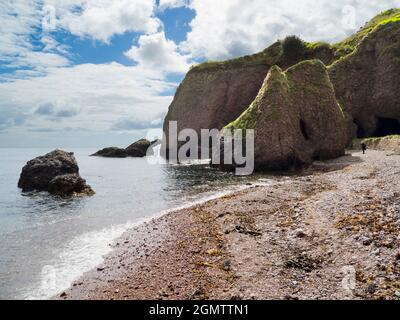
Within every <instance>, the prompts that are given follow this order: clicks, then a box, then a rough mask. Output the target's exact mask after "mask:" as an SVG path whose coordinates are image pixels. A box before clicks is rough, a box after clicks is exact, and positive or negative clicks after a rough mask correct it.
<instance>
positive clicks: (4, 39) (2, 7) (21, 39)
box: [0, 0, 69, 72]
mask: <svg viewBox="0 0 400 320" xmlns="http://www.w3.org/2000/svg"><path fill="white" fill-rule="evenodd" d="M41 5H42V4H41V2H40V1H38V0H32V1H24V0H16V1H2V2H0V21H1V24H0V61H1V63H2V64H4V66H6V67H9V68H22V67H27V68H33V69H37V70H36V71H41V72H43V71H45V70H46V69H47V68H49V67H59V66H66V65H68V64H69V61H68V59H67V58H65V57H63V56H62V55H60V54H59V53H60V52H59V51H58V50H56V48H55V47H54V48H53V49H52V50H46V51H48V52H42V51H39V49H38V47H37V45H33V44H32V42H31V39H32V37H37V36H38V31H37V30H38V28H39V27H40V25H41V21H42V14H41V8H42V6H41ZM43 40H44V41H46V42H47V43H48V44H49V43H50V42H51V41H53V40H52V38H51V37H50V36H45V37H43ZM53 44H54V43H53ZM59 48H60V49H61V47H59ZM50 51H51V52H50Z"/></svg>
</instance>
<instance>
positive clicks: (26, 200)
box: [0, 148, 260, 299]
mask: <svg viewBox="0 0 400 320" xmlns="http://www.w3.org/2000/svg"><path fill="white" fill-rule="evenodd" d="M49 151H51V150H50V149H1V148H0V243H1V246H0V299H15V298H17V299H46V298H49V297H51V296H53V295H55V294H57V293H59V292H60V291H62V290H64V289H65V288H67V287H68V286H69V285H70V284H71V282H73V281H74V280H75V279H77V278H78V277H79V276H81V275H82V274H83V273H84V272H86V271H88V270H90V269H92V268H94V267H95V266H96V265H98V264H100V263H101V262H102V256H104V255H105V254H107V253H109V251H110V246H109V244H110V243H111V242H112V241H113V240H114V239H116V238H117V237H119V236H120V235H121V234H122V233H123V232H124V231H126V230H127V229H129V228H131V227H134V226H135V225H137V224H139V223H143V221H146V220H148V219H151V218H152V217H154V216H156V215H159V214H160V213H161V212H163V211H165V210H168V209H172V208H176V207H181V206H185V205H188V204H190V203H193V202H195V201H202V200H204V199H207V198H211V197H215V196H218V195H219V193H220V192H221V191H223V192H227V191H233V190H235V189H236V188H238V186H240V185H243V184H244V183H246V182H249V180H250V181H254V180H256V179H257V180H258V179H260V177H252V178H244V177H235V176H233V175H231V174H228V173H221V172H218V171H216V170H213V169H210V168H209V167H208V166H206V165H191V166H169V165H162V164H159V165H150V164H148V162H147V161H146V160H145V159H133V158H128V159H105V158H97V157H89V155H90V154H91V153H93V152H94V151H95V150H87V149H85V150H83V149H80V150H79V149H75V150H68V151H74V152H75V156H76V158H77V160H78V163H79V166H80V173H81V175H82V176H83V177H84V178H85V179H86V180H87V182H88V183H89V184H90V185H91V186H92V187H93V189H94V190H95V191H96V195H95V196H93V197H85V198H74V199H69V200H65V199H60V198H57V197H53V196H50V195H49V194H47V193H25V194H24V193H21V191H20V190H19V189H18V188H17V182H18V179H19V174H20V172H21V168H22V167H23V165H25V163H26V162H27V161H28V160H30V159H32V158H34V157H36V156H39V155H43V154H45V153H47V152H49Z"/></svg>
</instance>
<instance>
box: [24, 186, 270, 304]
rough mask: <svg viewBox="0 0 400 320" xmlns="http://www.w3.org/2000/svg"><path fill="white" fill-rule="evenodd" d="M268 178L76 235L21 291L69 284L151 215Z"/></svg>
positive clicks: (44, 292) (32, 294)
mask: <svg viewBox="0 0 400 320" xmlns="http://www.w3.org/2000/svg"><path fill="white" fill-rule="evenodd" d="M265 185H268V182H265V181H262V182H258V183H254V184H252V185H239V186H234V187H231V188H229V189H228V190H225V191H219V192H210V193H206V194H203V196H202V197H201V198H199V199H197V200H195V201H190V202H188V203H185V204H183V205H181V206H177V207H174V208H171V209H167V210H163V211H160V212H158V213H157V214H154V215H151V216H148V217H146V218H143V219H140V220H138V221H136V222H127V223H126V224H122V225H117V226H112V227H109V228H104V229H102V230H100V231H93V232H89V233H85V234H83V235H81V236H78V237H76V238H75V239H73V240H72V241H71V242H70V243H68V244H67V246H66V247H64V248H63V249H61V250H59V251H58V252H56V258H55V259H54V262H53V263H52V264H49V265H46V266H44V267H43V268H42V273H41V275H40V279H39V283H38V284H37V285H36V286H35V287H34V288H32V289H30V290H28V293H27V294H25V295H24V298H25V299H29V300H37V299H50V298H51V297H54V296H56V295H57V294H59V293H60V292H62V291H63V290H65V289H67V288H69V287H70V286H71V285H72V283H73V282H74V281H76V280H77V279H79V278H80V277H81V276H82V275H83V274H84V273H85V272H88V271H90V270H92V269H94V268H95V267H96V266H98V265H100V264H102V263H103V261H104V257H105V256H106V255H107V254H109V253H110V252H111V251H112V250H113V248H112V247H111V246H110V243H113V242H114V241H115V240H116V239H118V238H120V237H121V236H122V235H123V234H124V233H125V232H126V231H128V230H129V229H132V228H134V227H137V226H139V225H141V224H143V223H146V222H149V221H151V220H153V219H157V218H159V217H162V216H164V215H166V214H168V213H171V212H174V211H178V210H182V209H187V208H191V207H193V206H197V205H201V204H203V203H206V202H208V201H211V200H215V199H218V198H221V197H224V196H228V195H231V194H233V193H236V192H239V191H243V190H246V189H249V188H252V187H254V186H265Z"/></svg>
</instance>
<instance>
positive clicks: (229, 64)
mask: <svg viewBox="0 0 400 320" xmlns="http://www.w3.org/2000/svg"><path fill="white" fill-rule="evenodd" d="M281 52H282V45H281V43H280V42H279V41H278V42H275V43H274V44H273V45H271V46H270V47H268V48H267V49H265V50H263V51H261V52H259V53H256V54H252V55H248V56H244V57H240V58H236V59H231V60H226V61H207V62H203V63H201V64H198V65H196V66H193V67H192V68H191V69H190V70H191V71H201V70H210V69H222V70H224V69H230V68H235V67H236V68H241V67H251V66H257V65H267V66H272V65H274V64H276V63H277V62H278V60H279V58H280V56H281Z"/></svg>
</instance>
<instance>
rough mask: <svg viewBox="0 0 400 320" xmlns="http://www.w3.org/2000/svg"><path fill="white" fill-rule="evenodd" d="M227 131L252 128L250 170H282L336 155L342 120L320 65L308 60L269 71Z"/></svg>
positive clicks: (342, 141) (343, 141)
mask: <svg viewBox="0 0 400 320" xmlns="http://www.w3.org/2000/svg"><path fill="white" fill-rule="evenodd" d="M227 128H228V129H250V128H251V129H254V131H255V166H256V168H257V169H259V170H276V169H288V168H290V167H293V166H301V165H304V164H311V163H312V162H313V160H315V159H325V158H332V157H338V156H341V155H343V154H344V148H345V145H346V134H345V118H344V115H343V112H342V110H341V109H340V106H339V105H338V103H337V101H336V99H335V92H334V89H333V86H332V83H331V82H330V79H329V75H328V72H327V70H326V68H325V66H324V64H323V63H322V62H321V61H319V60H310V61H305V62H302V63H299V64H297V65H296V66H294V67H292V68H289V69H288V70H287V71H286V72H282V70H281V69H280V68H279V67H273V68H271V70H270V72H269V74H268V76H267V78H266V80H265V82H264V84H263V86H262V88H261V90H260V92H259V94H258V96H257V98H256V99H255V100H254V102H253V103H252V105H251V106H250V107H249V109H248V110H246V111H245V112H244V113H243V114H242V115H241V116H240V117H239V118H238V119H237V120H235V121H234V122H232V123H231V124H229V125H228V126H227Z"/></svg>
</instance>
